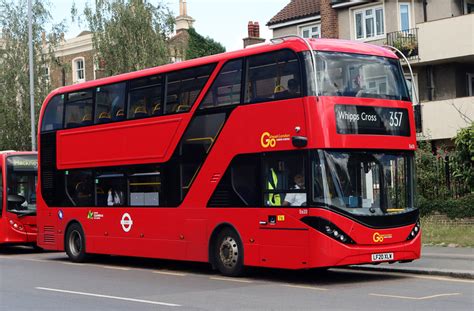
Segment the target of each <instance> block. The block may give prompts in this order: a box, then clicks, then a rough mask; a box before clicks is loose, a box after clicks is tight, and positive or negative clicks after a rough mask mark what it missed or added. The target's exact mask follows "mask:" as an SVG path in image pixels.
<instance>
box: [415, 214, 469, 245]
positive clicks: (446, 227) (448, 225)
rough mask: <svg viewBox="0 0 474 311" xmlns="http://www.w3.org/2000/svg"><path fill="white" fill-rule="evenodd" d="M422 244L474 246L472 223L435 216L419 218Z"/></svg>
mask: <svg viewBox="0 0 474 311" xmlns="http://www.w3.org/2000/svg"><path fill="white" fill-rule="evenodd" d="M421 230H422V231H421V232H422V234H421V241H422V243H423V244H428V245H440V246H461V247H474V239H473V238H472V237H473V236H474V224H472V223H465V222H461V221H456V220H449V219H448V220H444V219H443V220H439V219H438V218H437V217H433V216H426V217H423V218H421Z"/></svg>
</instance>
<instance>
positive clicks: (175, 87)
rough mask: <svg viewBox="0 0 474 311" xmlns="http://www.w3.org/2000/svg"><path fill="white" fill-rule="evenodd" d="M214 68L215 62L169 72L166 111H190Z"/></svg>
mask: <svg viewBox="0 0 474 311" xmlns="http://www.w3.org/2000/svg"><path fill="white" fill-rule="evenodd" d="M214 68H215V64H209V65H204V66H200V67H195V68H189V69H184V70H180V71H175V72H170V73H168V74H167V75H166V97H165V99H166V102H165V111H164V113H165V114H170V113H178V112H186V111H189V110H190V109H191V107H192V105H193V104H194V102H195V101H196V99H197V97H198V95H199V93H200V92H201V90H202V89H203V88H204V85H205V84H206V82H207V80H208V79H209V76H210V75H211V73H212V71H213V70H214Z"/></svg>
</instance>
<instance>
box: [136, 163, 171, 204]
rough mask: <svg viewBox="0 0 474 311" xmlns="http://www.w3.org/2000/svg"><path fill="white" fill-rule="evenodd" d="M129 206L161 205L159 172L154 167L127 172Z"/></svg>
mask: <svg viewBox="0 0 474 311" xmlns="http://www.w3.org/2000/svg"><path fill="white" fill-rule="evenodd" d="M128 180H129V187H130V188H129V190H130V206H160V205H163V203H162V202H161V201H162V198H161V194H162V190H161V189H162V188H161V171H160V170H159V168H158V167H156V166H151V167H144V168H143V169H140V170H138V169H136V170H134V171H133V172H129V179H128Z"/></svg>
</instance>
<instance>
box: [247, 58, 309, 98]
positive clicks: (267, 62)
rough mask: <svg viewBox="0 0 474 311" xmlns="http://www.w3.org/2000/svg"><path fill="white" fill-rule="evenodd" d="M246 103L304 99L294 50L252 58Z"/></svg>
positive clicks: (249, 60) (248, 65) (248, 71)
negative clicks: (295, 98) (301, 97)
mask: <svg viewBox="0 0 474 311" xmlns="http://www.w3.org/2000/svg"><path fill="white" fill-rule="evenodd" d="M246 74H247V79H246V87H245V102H246V103H249V102H261V101H271V100H279V99H287V98H294V97H300V96H301V94H302V92H301V81H300V80H301V77H300V66H299V61H298V57H297V56H296V54H295V53H294V52H292V51H290V50H281V51H277V52H272V53H265V54H260V55H255V56H251V57H249V58H248V61H247V71H246Z"/></svg>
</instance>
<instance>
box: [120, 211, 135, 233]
mask: <svg viewBox="0 0 474 311" xmlns="http://www.w3.org/2000/svg"><path fill="white" fill-rule="evenodd" d="M120 224H121V225H122V229H123V231H125V232H129V231H130V230H131V229H132V225H133V220H132V217H130V214H129V213H125V214H123V215H122V220H120Z"/></svg>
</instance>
